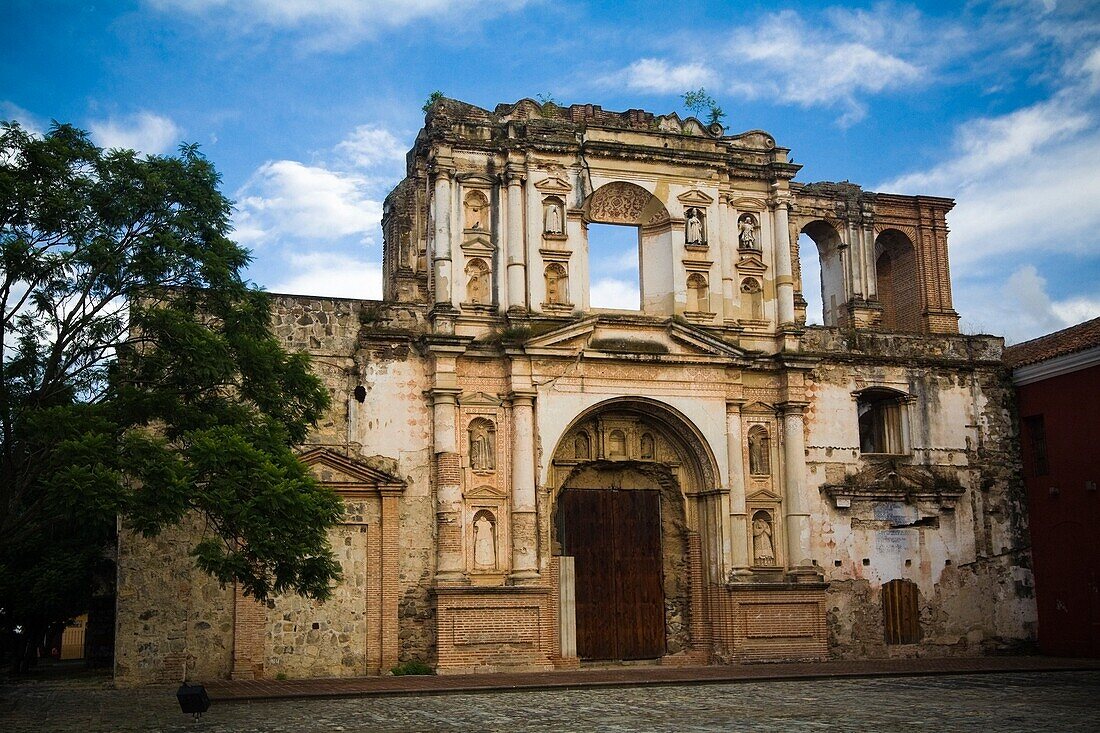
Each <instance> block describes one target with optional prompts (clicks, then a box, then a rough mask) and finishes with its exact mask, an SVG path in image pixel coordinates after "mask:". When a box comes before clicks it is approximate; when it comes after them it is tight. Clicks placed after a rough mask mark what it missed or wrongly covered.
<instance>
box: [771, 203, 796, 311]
mask: <svg viewBox="0 0 1100 733" xmlns="http://www.w3.org/2000/svg"><path fill="white" fill-rule="evenodd" d="M788 206H789V204H788V203H787V202H786V201H779V202H777V203H776V205H775V211H774V212H773V216H774V221H775V227H774V228H775V237H774V238H775V285H776V291H777V292H776V295H777V296H778V299H779V319H778V320H779V323H778V325H779V326H780V327H782V326H784V325H788V324H793V323H794V272H793V270H792V269H791V230H790V223H789V220H788V215H787V207H788Z"/></svg>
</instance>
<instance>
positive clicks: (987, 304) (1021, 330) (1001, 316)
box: [956, 265, 1100, 343]
mask: <svg viewBox="0 0 1100 733" xmlns="http://www.w3.org/2000/svg"><path fill="white" fill-rule="evenodd" d="M1049 289H1050V286H1049V283H1048V282H1047V279H1046V278H1045V277H1043V276H1042V275H1041V274H1039V271H1038V269H1037V268H1036V267H1035V266H1034V265H1023V266H1021V267H1019V268H1017V269H1016V270H1014V271H1013V272H1012V273H1011V274H1010V275H1009V276H1008V277H1007V278H1006V279H1005V280H1004V281H1003V282H999V283H998V282H985V283H980V284H971V285H969V286H964V287H963V288H961V289H960V290H959V291H958V292H957V293H956V300H957V303H956V305H957V306H958V308H959V310H960V312H961V313H962V314H963V318H962V322H961V323H960V329H961V330H962V331H963V332H964V333H977V332H984V333H993V334H1000V335H1003V336H1005V340H1006V341H1007V342H1008V343H1019V342H1021V341H1027V340H1029V339H1033V338H1036V337H1038V336H1042V335H1043V334H1047V333H1051V332H1052V331H1058V330H1061V329H1063V328H1067V327H1069V326H1072V325H1074V324H1077V323H1081V322H1082V321H1087V320H1089V319H1090V318H1096V317H1097V316H1100V298H1096V297H1086V296H1071V297H1069V298H1065V299H1062V300H1054V299H1052V298H1051V296H1050V294H1049Z"/></svg>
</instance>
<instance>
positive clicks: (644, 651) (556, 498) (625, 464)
mask: <svg viewBox="0 0 1100 733" xmlns="http://www.w3.org/2000/svg"><path fill="white" fill-rule="evenodd" d="M714 466H715V463H714V460H713V457H712V456H711V455H710V451H709V450H708V449H707V447H706V444H705V441H703V439H702V437H701V436H700V435H699V434H698V431H696V430H695V429H694V428H693V427H692V426H691V424H690V423H689V422H688V421H687V420H685V419H684V418H683V416H681V415H679V413H677V412H675V411H674V410H672V409H671V408H669V407H667V406H665V405H662V404H661V403H658V402H656V401H653V400H647V399H643V398H624V399H616V400H610V401H608V402H605V403H602V404H600V405H597V406H595V407H593V408H591V409H589V410H588V411H586V412H585V413H583V414H582V415H581V416H579V417H578V418H577V419H576V420H574V422H573V423H572V425H570V427H569V428H568V429H567V430H566V431H565V433H564V434H563V436H562V438H561V440H560V441H559V443H558V446H557V449H556V450H555V453H554V457H553V460H552V463H551V476H550V480H551V484H552V489H553V491H552V497H553V507H552V511H551V524H552V526H551V543H552V551H553V553H554V554H556V555H563V556H568V557H572V558H574V567H575V578H576V585H575V598H576V639H577V655H578V656H579V657H580V658H581V659H590V660H599V659H652V658H656V657H661V656H664V655H666V654H676V653H679V652H686V651H688V650H689V649H690V648H691V647H692V643H693V639H692V633H691V620H692V612H693V609H692V607H691V597H692V592H691V591H692V585H693V584H694V583H699V584H702V583H703V575H704V572H703V568H704V567H705V566H706V563H707V561H708V560H707V556H708V555H714V554H716V553H717V552H718V549H717V548H718V547H719V545H720V543H719V542H718V541H717V537H718V534H719V531H718V527H717V516H718V512H717V511H716V510H715V509H716V507H715V506H712V504H714V503H715V501H714V500H715V492H713V491H708V490H707V487H710V488H713V487H716V486H718V479H717V474H716V471H715V469H714ZM695 610H696V611H698V612H701V610H699V609H695Z"/></svg>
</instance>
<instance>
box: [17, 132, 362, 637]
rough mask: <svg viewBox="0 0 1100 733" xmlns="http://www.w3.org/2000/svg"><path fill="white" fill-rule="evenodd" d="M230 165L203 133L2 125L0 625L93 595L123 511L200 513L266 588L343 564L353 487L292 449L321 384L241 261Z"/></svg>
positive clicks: (78, 606) (221, 569)
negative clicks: (166, 140) (224, 172)
mask: <svg viewBox="0 0 1100 733" xmlns="http://www.w3.org/2000/svg"><path fill="white" fill-rule="evenodd" d="M218 180H219V178H218V174H217V172H216V171H215V170H214V168H213V166H212V165H211V164H210V163H209V161H207V160H206V159H205V158H204V157H203V156H202V155H201V154H200V153H199V151H198V150H197V148H196V147H195V146H183V147H181V148H180V151H179V155H178V156H145V157H139V156H138V155H137V154H135V153H134V152H133V151H129V150H110V151H105V150H102V149H100V148H98V147H96V146H95V145H93V144H92V143H91V142H90V141H89V139H88V136H87V133H85V132H83V131H80V130H77V129H75V128H73V127H71V126H69V125H60V124H54V126H53V127H52V128H51V129H50V131H49V132H48V133H46V134H45V135H44V136H41V137H39V136H36V135H32V134H31V133H29V132H27V131H26V130H24V129H23V128H21V127H20V126H19V125H17V124H7V123H5V124H3V125H2V126H0V307H2V311H0V317H2V321H0V351H2V354H3V362H2V367H0V632H4V631H7V632H11V631H12V630H14V629H15V628H21V629H22V630H23V631H24V632H25V633H24V634H22V637H21V638H23V639H28V638H32V639H33V638H34V637H35V635H37V636H39V637H40V636H41V634H42V633H43V632H44V630H45V629H46V628H47V627H48V626H49V625H51V624H56V623H58V622H63V621H64V620H66V619H67V618H71V617H72V616H73V615H75V614H78V613H80V612H82V611H83V610H85V609H86V608H87V603H88V597H89V593H90V592H91V588H92V585H93V582H94V578H95V577H96V575H97V573H99V574H109V573H110V568H109V563H108V562H107V561H106V560H105V559H104V558H106V557H107V556H108V555H109V552H110V550H111V548H112V547H113V546H114V542H115V530H116V518H117V517H122V518H123V520H124V527H125V528H126V529H127V530H128V531H130V530H132V531H137V532H140V533H142V534H144V535H146V536H153V535H156V534H157V533H158V532H160V531H161V530H163V529H164V528H166V527H169V526H171V525H174V524H176V523H179V522H181V521H182V520H184V519H185V518H193V519H197V521H198V524H199V526H200V527H203V528H204V529H203V531H202V535H201V537H199V539H198V542H197V544H196V545H195V547H194V548H193V550H192V555H193V556H194V561H195V563H196V564H197V565H198V566H199V567H200V568H202V569H203V570H205V571H207V572H209V573H210V574H212V575H213V576H214V577H216V578H217V579H218V580H220V581H222V582H223V583H229V582H233V581H235V582H237V583H239V584H240V586H241V587H242V588H243V589H245V591H246V592H247V593H249V594H251V595H252V596H255V597H256V598H266V597H267V596H269V595H271V594H274V593H280V592H284V591H289V592H297V593H301V594H304V595H306V596H311V597H314V598H325V597H327V595H328V594H329V592H330V591H329V587H330V584H331V583H332V581H333V580H334V579H335V578H337V577H338V575H339V565H338V564H337V562H336V561H335V559H334V557H333V555H332V551H331V549H330V548H329V546H328V541H327V534H326V530H327V528H328V527H330V526H332V525H333V524H334V523H335V522H337V521H338V519H339V517H340V515H341V510H342V507H341V504H340V500H339V498H338V497H337V496H336V495H335V494H334V493H332V492H331V491H328V490H326V489H323V488H321V487H319V486H318V485H317V484H316V482H315V481H314V480H313V478H312V477H311V475H310V474H309V472H308V469H306V468H305V467H304V466H303V465H302V464H301V463H300V462H299V461H298V460H297V459H296V457H295V454H294V452H293V451H292V446H294V445H295V444H298V443H301V442H302V441H303V440H304V439H305V437H306V434H307V432H308V430H309V427H310V425H311V424H313V423H314V422H315V421H316V420H317V418H318V417H319V416H320V415H321V413H322V410H323V409H324V408H325V406H326V405H327V403H328V396H327V393H326V391H325V389H324V388H323V385H322V384H321V383H320V381H319V380H318V379H317V378H316V377H315V376H313V375H312V374H311V372H310V370H309V363H308V358H307V357H306V356H304V355H302V354H288V353H286V352H285V351H283V349H282V347H281V346H280V344H279V342H278V340H277V339H276V338H275V336H274V334H273V333H272V331H271V327H270V318H269V317H270V310H269V307H270V306H269V299H268V296H267V295H266V294H265V293H263V292H261V291H259V290H257V289H255V288H254V287H252V286H250V285H249V284H248V283H247V282H246V281H244V280H243V279H242V276H241V269H242V268H243V267H244V266H245V265H246V264H247V263H248V261H249V254H248V252H247V251H246V250H244V249H242V248H241V247H239V246H237V245H236V244H235V243H234V242H232V241H231V240H230V239H229V238H228V236H227V235H228V233H229V230H230V225H229V213H230V208H231V205H230V202H229V201H228V200H227V199H226V198H225V197H224V196H223V195H222V194H221V193H220V192H219V191H218ZM111 580H112V582H113V578H112V579H111Z"/></svg>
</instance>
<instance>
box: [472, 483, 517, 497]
mask: <svg viewBox="0 0 1100 733" xmlns="http://www.w3.org/2000/svg"><path fill="white" fill-rule="evenodd" d="M506 496H507V494H506V493H505V492H504V491H503V490H501V489H499V488H497V487H496V486H489V485H488V484H485V485H483V486H478V487H477V488H473V489H470V490H469V491H466V492H465V497H466V498H467V499H504V498H505V497H506Z"/></svg>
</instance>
